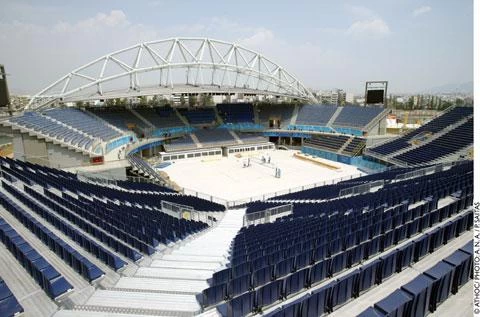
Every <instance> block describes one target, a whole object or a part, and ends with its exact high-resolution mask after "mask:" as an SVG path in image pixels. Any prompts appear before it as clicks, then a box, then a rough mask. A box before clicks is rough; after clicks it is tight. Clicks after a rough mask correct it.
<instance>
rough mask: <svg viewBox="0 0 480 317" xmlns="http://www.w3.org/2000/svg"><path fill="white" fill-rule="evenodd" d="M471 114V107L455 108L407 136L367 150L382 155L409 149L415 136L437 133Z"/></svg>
mask: <svg viewBox="0 0 480 317" xmlns="http://www.w3.org/2000/svg"><path fill="white" fill-rule="evenodd" d="M472 113H473V108H472V107H455V108H453V109H452V110H450V111H448V112H445V113H443V114H442V115H441V116H439V117H437V118H435V119H433V120H431V121H430V122H428V123H427V124H425V125H422V126H421V127H420V128H418V129H415V130H413V131H410V132H408V133H407V134H405V135H403V136H401V137H399V138H396V139H394V140H392V141H390V142H387V143H384V144H381V145H379V146H375V147H372V148H370V149H369V150H371V151H372V152H375V153H378V154H382V155H387V154H392V153H395V152H398V151H399V150H401V149H403V148H407V147H410V146H411V144H410V140H412V139H414V138H415V137H416V136H417V135H421V134H424V133H431V134H435V133H438V132H440V131H441V130H443V129H444V128H446V127H448V126H449V125H451V124H453V123H455V122H458V121H460V120H462V119H464V118H466V117H468V116H469V115H471V114H472Z"/></svg>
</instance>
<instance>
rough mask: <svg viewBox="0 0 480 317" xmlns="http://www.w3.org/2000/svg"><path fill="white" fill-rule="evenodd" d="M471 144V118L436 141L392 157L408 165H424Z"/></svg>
mask: <svg viewBox="0 0 480 317" xmlns="http://www.w3.org/2000/svg"><path fill="white" fill-rule="evenodd" d="M472 144H473V118H471V119H468V120H467V121H466V122H465V123H463V124H461V125H460V126H458V127H456V128H455V129H452V130H450V131H448V132H447V133H445V134H444V135H442V136H440V137H438V138H437V139H435V140H433V141H431V142H429V143H427V144H425V145H423V146H420V147H418V148H415V149H412V150H410V151H407V152H405V153H402V154H400V155H397V156H394V158H395V159H397V160H400V161H403V162H406V163H408V164H410V165H416V164H424V163H427V162H431V161H434V160H438V159H439V158H441V157H443V156H447V155H449V154H452V153H455V152H456V151H458V150H460V149H463V148H465V147H467V146H469V145H472Z"/></svg>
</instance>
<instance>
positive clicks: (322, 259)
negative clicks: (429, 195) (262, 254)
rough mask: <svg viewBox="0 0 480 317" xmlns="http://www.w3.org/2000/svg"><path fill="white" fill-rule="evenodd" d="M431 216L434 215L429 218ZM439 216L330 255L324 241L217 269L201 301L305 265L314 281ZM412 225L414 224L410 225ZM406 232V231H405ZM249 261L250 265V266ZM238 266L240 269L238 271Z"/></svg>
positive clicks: (457, 224)
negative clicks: (271, 259) (270, 260)
mask: <svg viewBox="0 0 480 317" xmlns="http://www.w3.org/2000/svg"><path fill="white" fill-rule="evenodd" d="M444 210H446V209H444ZM431 215H435V216H432V217H430V216H431ZM439 216H440V213H439V210H435V211H434V212H432V213H431V214H425V215H424V216H423V217H421V218H417V219H416V221H413V222H410V223H408V224H407V225H402V226H400V227H397V228H396V229H395V230H390V231H388V232H385V233H383V234H380V235H378V236H376V237H374V238H371V239H369V240H365V242H361V243H360V244H357V245H355V246H353V247H350V248H348V249H347V250H345V251H341V252H340V251H339V252H337V253H336V254H333V255H329V254H328V252H327V244H323V245H321V246H320V247H319V248H316V249H315V250H312V251H310V252H302V251H299V252H297V253H298V254H297V255H294V256H292V257H289V258H286V259H285V260H280V261H279V262H277V263H275V264H273V265H269V264H267V263H266V261H265V260H264V261H263V262H258V261H255V262H250V263H248V262H247V263H245V264H244V265H241V266H237V269H235V267H234V268H233V269H231V270H229V269H226V270H222V271H219V272H216V273H214V275H213V277H212V280H213V282H212V284H213V285H214V286H212V287H210V288H208V289H206V290H204V292H203V300H202V302H203V303H206V304H207V305H212V304H216V303H218V300H222V299H229V298H232V297H235V296H237V295H239V294H240V293H243V292H245V291H247V290H249V289H254V288H256V287H258V286H261V285H263V284H265V283H270V281H272V280H273V281H274V280H277V279H279V278H282V277H284V276H286V275H288V274H290V273H291V272H298V271H301V270H303V269H305V268H307V267H309V269H310V274H312V275H313V276H314V277H313V278H311V279H310V284H313V283H315V282H318V281H319V280H322V279H324V278H325V277H326V276H332V275H333V274H335V273H337V272H339V271H341V270H343V269H344V268H346V267H347V268H348V267H351V266H352V265H355V264H358V263H360V262H362V261H363V260H364V259H368V258H369V257H371V256H372V255H375V254H376V253H378V252H383V251H385V250H386V249H388V248H390V247H391V246H392V245H396V244H397V243H399V242H401V241H403V240H404V239H407V238H410V237H411V236H413V235H415V234H417V233H419V232H422V231H423V230H424V229H426V228H428V227H432V226H434V225H435V224H436V223H438V222H439V221H442V220H443V219H445V218H446V217H447V216H448V215H446V214H445V215H444V216H445V217H442V218H440V217H439ZM472 216H473V213H471V212H470V213H468V214H467V215H466V216H465V217H460V218H458V219H456V220H455V221H453V222H448V223H447V224H445V225H444V226H441V227H438V228H436V229H435V230H434V231H432V232H430V233H429V234H428V235H425V238H424V239H423V240H422V239H419V240H418V241H419V242H418V246H421V247H422V248H421V249H415V253H414V252H413V249H412V250H411V251H410V253H411V254H410V256H412V257H413V256H415V259H417V260H418V258H420V257H421V256H422V254H424V252H427V251H428V252H433V251H434V250H435V249H437V248H438V247H439V246H440V245H441V244H443V243H447V242H448V241H449V240H451V239H452V238H453V237H454V236H455V235H457V236H458V235H459V234H460V233H461V232H463V231H465V230H466V228H469V227H471V225H472V224H473V218H472ZM420 220H421V221H420ZM424 220H426V221H424ZM420 223H424V224H425V226H420ZM411 224H415V225H414V226H411ZM407 231H409V232H408V234H407ZM412 248H413V246H412ZM418 248H420V247H418ZM254 263H255V264H257V265H259V267H260V266H261V268H258V267H257V268H256V269H254V270H251V268H252V266H253V264H254ZM248 264H251V265H250V266H249V265H248ZM405 265H408V263H404V265H403V266H405ZM403 266H402V267H403ZM238 268H241V270H239V269H238ZM249 269H250V270H249ZM229 274H231V275H229ZM222 280H223V282H224V283H219V281H222ZM238 284H240V285H244V288H238V287H237V288H238V289H237V288H236V285H238ZM239 291H240V293H239Z"/></svg>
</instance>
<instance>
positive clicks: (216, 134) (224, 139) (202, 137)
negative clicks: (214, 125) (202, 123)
mask: <svg viewBox="0 0 480 317" xmlns="http://www.w3.org/2000/svg"><path fill="white" fill-rule="evenodd" d="M194 134H195V135H196V136H197V138H198V141H200V143H202V144H203V145H207V144H232V145H233V144H237V141H236V140H235V139H234V138H233V136H232V135H231V134H230V132H229V131H228V130H227V129H199V130H196V131H195V132H194Z"/></svg>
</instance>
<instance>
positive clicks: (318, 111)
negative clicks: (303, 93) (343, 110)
mask: <svg viewBox="0 0 480 317" xmlns="http://www.w3.org/2000/svg"><path fill="white" fill-rule="evenodd" d="M337 109H338V107H336V106H329V105H304V106H301V107H300V109H299V110H298V116H297V120H296V122H295V124H296V125H316V126H326V125H327V123H328V121H329V120H330V119H331V118H332V116H333V114H334V113H335V112H336V111H337Z"/></svg>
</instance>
